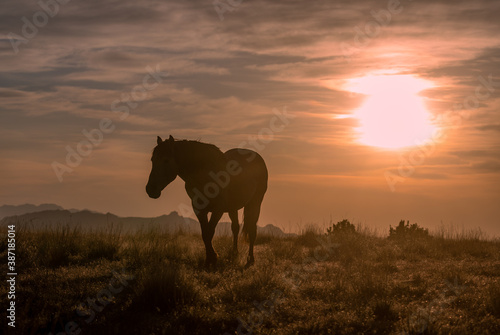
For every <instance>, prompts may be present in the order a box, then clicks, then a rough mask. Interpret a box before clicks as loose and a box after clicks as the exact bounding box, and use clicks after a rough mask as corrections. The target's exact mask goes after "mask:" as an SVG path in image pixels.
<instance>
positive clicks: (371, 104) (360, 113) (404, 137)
mask: <svg viewBox="0 0 500 335" xmlns="http://www.w3.org/2000/svg"><path fill="white" fill-rule="evenodd" d="M350 85H351V88H350V89H351V91H353V92H356V93H361V94H364V95H367V98H366V100H365V101H364V103H363V105H362V106H361V107H360V108H359V109H357V110H356V111H355V113H354V115H355V117H356V118H358V119H359V122H360V127H359V128H358V129H357V131H358V133H359V142H360V143H363V144H366V145H369V146H375V147H381V148H390V149H397V148H403V147H409V146H414V145H417V144H419V143H421V142H423V141H425V140H426V139H428V138H429V137H430V136H431V135H432V131H433V126H432V124H431V121H430V115H429V111H428V110H427V109H426V107H425V105H424V101H423V98H422V97H421V96H419V92H421V91H422V90H423V89H425V88H428V87H430V86H431V85H430V84H429V83H428V82H426V81H424V80H421V79H417V78H415V77H413V76H409V75H388V76H367V77H362V78H359V79H355V80H352V81H351V82H350Z"/></svg>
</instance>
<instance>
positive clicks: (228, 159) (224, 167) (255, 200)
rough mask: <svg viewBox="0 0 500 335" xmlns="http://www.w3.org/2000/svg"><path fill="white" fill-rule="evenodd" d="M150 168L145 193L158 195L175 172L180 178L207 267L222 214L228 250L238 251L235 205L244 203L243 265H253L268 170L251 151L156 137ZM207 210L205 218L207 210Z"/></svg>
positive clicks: (211, 262)
mask: <svg viewBox="0 0 500 335" xmlns="http://www.w3.org/2000/svg"><path fill="white" fill-rule="evenodd" d="M151 162H152V169H151V172H150V174H149V180H148V183H147V185H146V192H147V194H148V195H149V197H151V198H153V199H157V198H159V197H160V195H161V192H162V190H163V189H164V188H165V187H166V186H167V185H168V184H170V183H171V182H172V181H174V180H175V178H176V177H177V176H179V177H180V178H181V179H182V180H183V181H184V182H185V189H186V192H187V194H188V196H189V198H190V199H191V205H192V206H193V210H194V213H195V214H196V217H197V218H198V221H199V223H200V226H201V234H202V238H203V242H204V244H205V251H206V259H205V265H206V266H207V267H210V266H215V264H216V263H217V253H216V252H215V250H214V248H213V246H212V239H213V236H214V233H215V227H216V226H217V223H218V222H219V220H220V219H221V217H222V215H223V214H224V213H228V214H229V218H230V219H231V231H232V233H233V247H232V251H231V253H232V255H233V256H236V255H237V254H238V233H239V230H240V225H239V222H238V210H239V209H241V208H243V228H242V231H243V234H244V235H245V236H246V237H247V238H248V242H249V250H248V257H247V263H246V266H245V267H249V266H251V265H253V264H254V262H255V260H254V254H253V247H254V243H255V238H256V236H257V221H258V219H259V215H260V208H261V204H262V200H263V199H264V194H265V193H266V190H267V180H268V171H267V167H266V164H265V162H264V159H263V158H262V157H261V156H260V155H259V154H258V153H257V152H255V151H253V150H249V149H242V148H235V149H230V150H228V151H226V152H224V153H223V152H222V151H221V150H220V149H219V148H218V147H216V146H215V145H213V144H208V143H203V142H199V141H191V140H175V139H174V138H173V137H172V135H170V136H169V138H168V139H167V140H164V141H163V140H162V139H161V137H160V136H158V138H157V146H156V147H155V148H154V149H153V154H152V157H151ZM209 213H211V215H210V219H209V218H208V214H209Z"/></svg>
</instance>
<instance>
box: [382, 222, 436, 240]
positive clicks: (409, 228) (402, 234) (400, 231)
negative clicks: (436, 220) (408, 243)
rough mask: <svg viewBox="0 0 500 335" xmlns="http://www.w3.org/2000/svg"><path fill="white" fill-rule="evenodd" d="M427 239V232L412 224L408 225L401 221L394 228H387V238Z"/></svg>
mask: <svg viewBox="0 0 500 335" xmlns="http://www.w3.org/2000/svg"><path fill="white" fill-rule="evenodd" d="M416 237H429V230H428V229H425V228H422V227H419V226H418V224H416V223H414V224H412V225H410V221H406V224H405V220H401V221H399V225H398V226H397V227H396V228H392V226H390V228H389V238H416Z"/></svg>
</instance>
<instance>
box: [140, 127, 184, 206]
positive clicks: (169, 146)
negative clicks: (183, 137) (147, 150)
mask: <svg viewBox="0 0 500 335" xmlns="http://www.w3.org/2000/svg"><path fill="white" fill-rule="evenodd" d="M157 144H158V145H157V146H156V147H155V148H154V149H153V156H152V157H151V162H152V164H153V167H152V168H151V173H150V174H149V180H148V184H147V185H146V192H147V193H148V195H149V196H150V197H151V198H153V199H157V198H159V197H160V195H161V191H162V190H163V189H164V188H165V187H166V186H167V185H168V184H170V183H171V182H172V181H173V180H174V179H175V178H176V177H177V174H178V170H179V167H178V166H177V163H176V161H175V157H174V144H175V140H174V138H173V137H172V135H170V137H169V138H168V140H165V141H163V140H162V139H161V137H160V136H158V138H157Z"/></svg>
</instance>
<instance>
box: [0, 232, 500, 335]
mask: <svg viewBox="0 0 500 335" xmlns="http://www.w3.org/2000/svg"><path fill="white" fill-rule="evenodd" d="M5 232H6V230H5ZM2 236H6V234H2ZM396 237H397V236H396ZM231 245H232V241H231V238H229V237H219V238H216V239H214V246H215V249H216V250H217V252H218V254H219V262H218V265H217V267H215V268H211V269H206V268H205V267H204V256H205V252H204V247H203V243H202V241H201V237H200V236H197V235H187V234H178V235H170V234H165V233H162V232H161V231H158V230H154V231H143V232H140V233H135V234H133V235H124V234H120V233H119V231H118V230H117V229H113V228H109V229H107V230H105V231H101V232H94V233H89V232H83V231H79V230H71V229H69V228H65V227H64V226H61V227H60V228H59V229H50V230H49V229H46V230H41V231H36V232H35V231H30V230H27V229H24V228H21V227H18V228H17V231H16V250H15V253H16V271H17V273H18V275H17V277H16V288H15V289H16V292H15V295H16V299H15V302H16V319H15V321H16V327H15V330H14V328H12V327H8V326H7V322H6V321H5V320H8V319H7V318H6V316H7V315H6V313H7V311H6V308H5V307H6V306H8V304H9V300H8V296H7V291H8V289H9V286H8V285H5V283H6V282H5V281H4V284H2V286H1V292H0V293H1V306H2V309H1V312H0V317H1V319H2V320H3V321H2V328H3V329H5V330H6V331H5V333H6V334H50V333H51V332H52V334H59V333H61V334H65V333H67V334H71V333H72V334H252V333H253V334H498V333H500V285H499V284H500V241H498V240H484V239H483V238H480V237H479V236H476V235H474V234H469V235H467V234H463V235H462V236H453V237H448V238H447V237H446V236H444V235H442V236H434V237H432V236H412V235H408V236H399V237H398V238H387V237H383V236H376V235H375V234H372V233H370V232H369V231H367V230H365V231H364V232H363V231H362V229H358V230H357V231H355V232H353V231H333V230H330V231H329V233H328V234H327V233H325V232H320V231H318V230H315V229H308V230H307V231H304V232H303V233H302V234H300V235H298V236H296V237H287V238H277V237H271V236H260V237H259V238H258V240H257V246H256V257H255V259H256V263H255V265H254V266H252V267H250V268H249V269H244V264H245V257H246V252H247V250H248V245H247V243H246V242H245V241H244V239H243V238H240V255H239V258H237V259H233V258H231V252H230V251H231ZM7 250H8V245H7V241H6V239H4V241H1V242H0V257H1V258H2V259H7ZM1 270H2V273H7V272H8V271H7V270H8V269H7V265H6V264H5V262H2V264H1Z"/></svg>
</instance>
